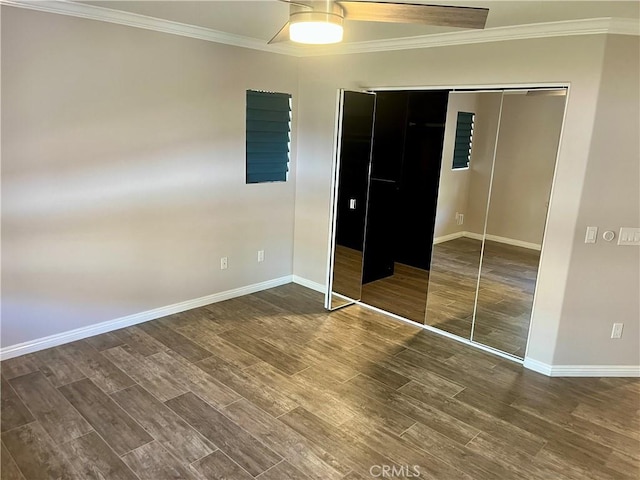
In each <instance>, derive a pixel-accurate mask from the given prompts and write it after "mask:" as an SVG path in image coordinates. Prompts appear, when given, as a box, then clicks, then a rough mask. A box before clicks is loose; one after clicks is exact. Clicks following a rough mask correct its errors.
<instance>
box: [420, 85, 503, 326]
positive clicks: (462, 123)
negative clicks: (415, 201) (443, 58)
mask: <svg viewBox="0 0 640 480" xmlns="http://www.w3.org/2000/svg"><path fill="white" fill-rule="evenodd" d="M501 101H502V92H452V93H451V94H450V95H449V108H448V111H447V122H446V125H447V127H446V132H445V141H444V148H443V154H442V162H443V166H442V170H441V173H440V187H439V191H438V208H437V212H436V217H435V218H436V220H435V236H434V246H433V256H432V260H431V270H430V272H429V291H428V297H427V306H426V316H425V323H426V324H427V325H431V326H433V327H436V328H439V329H441V330H444V331H447V332H449V333H453V334H455V335H458V336H460V337H464V338H470V337H471V325H472V323H473V311H474V305H475V300H476V288H477V284H478V272H479V269H480V255H481V250H482V238H483V233H484V226H485V217H486V213H487V203H488V199H489V187H490V183H491V170H492V165H493V155H494V148H495V144H496V136H497V134H498V121H499V118H500V105H501Z"/></svg>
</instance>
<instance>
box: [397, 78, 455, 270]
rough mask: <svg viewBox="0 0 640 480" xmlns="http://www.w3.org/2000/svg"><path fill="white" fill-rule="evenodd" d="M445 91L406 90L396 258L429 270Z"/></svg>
mask: <svg viewBox="0 0 640 480" xmlns="http://www.w3.org/2000/svg"><path fill="white" fill-rule="evenodd" d="M448 100H449V92H447V91H444V92H442V91H440V92H438V91H435V92H411V93H409V112H408V127H407V135H406V139H405V145H404V161H403V162H402V174H401V176H400V190H399V198H398V203H399V208H398V209H397V242H396V255H395V259H396V262H399V263H404V264H405V265H411V266H412V267H417V268H422V269H425V270H429V268H430V266H431V248H432V246H433V232H434V229H435V218H436V203H437V200H438V183H439V181H440V166H441V164H442V146H443V143H444V126H445V123H446V120H447V103H448Z"/></svg>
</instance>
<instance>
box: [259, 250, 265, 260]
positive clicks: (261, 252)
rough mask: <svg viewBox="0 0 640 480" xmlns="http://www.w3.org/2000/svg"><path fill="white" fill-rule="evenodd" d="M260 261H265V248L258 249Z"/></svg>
mask: <svg viewBox="0 0 640 480" xmlns="http://www.w3.org/2000/svg"><path fill="white" fill-rule="evenodd" d="M258 262H264V250H258Z"/></svg>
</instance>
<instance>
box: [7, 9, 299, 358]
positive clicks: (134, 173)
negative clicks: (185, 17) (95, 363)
mask: <svg viewBox="0 0 640 480" xmlns="http://www.w3.org/2000/svg"><path fill="white" fill-rule="evenodd" d="M1 80H2V332H1V333H2V346H8V345H14V344H16V343H19V342H24V341H27V340H33V339H36V338H40V337H44V336H47V335H52V334H56V333H61V332H65V331H68V330H71V329H75V328H79V327H84V326H88V325H91V324H95V323H98V322H102V321H108V320H113V319H115V318H118V317H122V316H126V315H130V314H135V313H139V312H143V311H146V310H149V309H153V308H158V307H163V306H167V305H171V304H173V303H177V302H181V301H186V300H191V299H195V298H198V297H202V296H206V295H210V294H214V293H218V292H222V291H226V290H229V289H233V288H237V287H243V286H247V285H250V284H254V283H258V282H261V281H266V280H271V279H275V278H278V277H281V276H287V275H291V273H292V258H293V221H294V190H295V162H293V163H292V165H291V166H292V172H291V174H290V180H289V181H288V182H286V183H273V184H260V185H246V184H245V183H244V175H245V172H244V117H245V111H244V109H245V90H246V89H249V88H254V89H264V90H275V91H284V92H289V93H292V94H293V95H294V99H296V98H297V95H296V94H297V60H296V59H295V58H291V57H286V56H283V55H272V54H267V53H264V52H257V51H252V50H247V49H242V48H236V47H230V46H224V45H217V44H214V43H210V42H204V41H199V40H193V39H187V38H183V37H178V36H174V35H167V34H162V33H156V32H151V31H147V30H141V29H136V28H129V27H125V26H118V25H113V24H109V23H103V22H95V21H90V20H82V19H77V18H72V17H65V16H62V15H51V14H46V13H40V12H33V11H28V10H22V9H15V8H11V7H5V6H3V7H2V79H1ZM294 116H295V111H294ZM294 140H295V136H294ZM294 147H295V144H294ZM258 249H264V250H265V262H264V263H261V264H258V263H257V261H256V255H257V250H258ZM222 256H227V257H228V259H229V268H228V270H225V271H221V270H220V257H222Z"/></svg>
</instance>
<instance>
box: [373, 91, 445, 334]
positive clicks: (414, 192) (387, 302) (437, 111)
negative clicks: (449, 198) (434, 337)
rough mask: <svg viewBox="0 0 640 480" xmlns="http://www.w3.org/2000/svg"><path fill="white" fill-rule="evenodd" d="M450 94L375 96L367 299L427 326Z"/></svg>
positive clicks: (400, 93) (435, 92)
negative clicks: (426, 318)
mask: <svg viewBox="0 0 640 480" xmlns="http://www.w3.org/2000/svg"><path fill="white" fill-rule="evenodd" d="M447 100H448V92H447V91H429V92H422V91H413V92H379V93H377V94H376V121H375V127H374V137H373V150H372V161H371V162H372V163H371V175H370V183H369V203H368V210H367V222H366V235H365V247H364V268H363V278H362V281H363V285H362V301H363V302H365V303H367V304H369V305H372V306H375V307H378V308H381V309H383V310H386V311H388V312H391V313H394V314H396V315H400V316H402V317H404V318H408V319H410V320H414V321H416V322H420V323H422V322H423V321H424V314H425V306H426V297H427V283H428V279H429V268H430V263H431V245H432V243H433V228H434V225H433V217H434V214H435V210H436V199H437V192H438V179H439V175H440V165H441V158H442V142H443V138H444V130H445V118H446V112H447Z"/></svg>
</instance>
